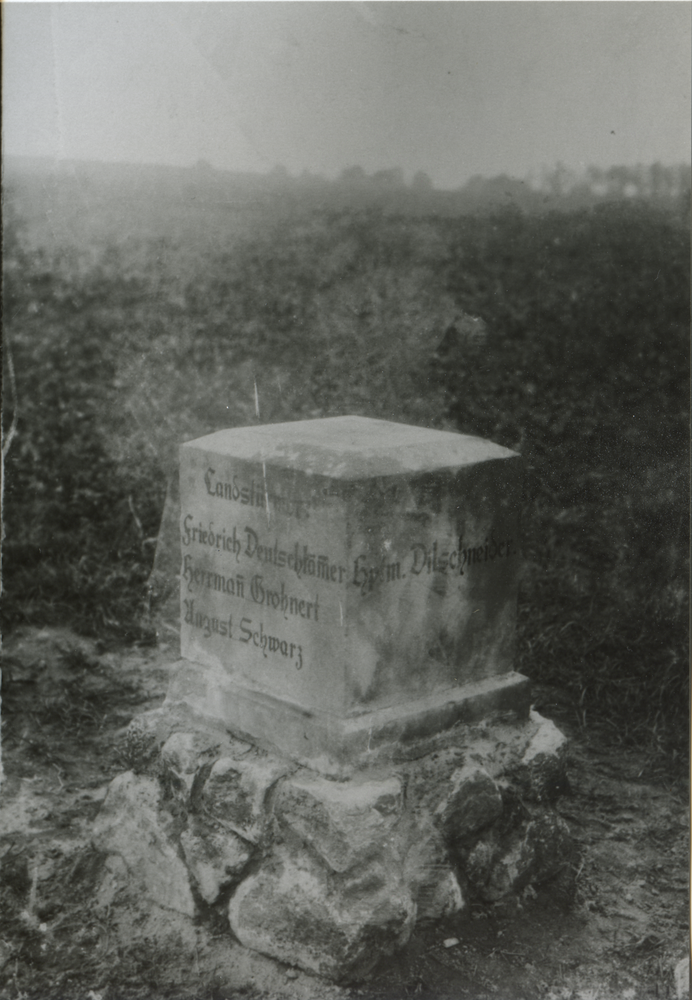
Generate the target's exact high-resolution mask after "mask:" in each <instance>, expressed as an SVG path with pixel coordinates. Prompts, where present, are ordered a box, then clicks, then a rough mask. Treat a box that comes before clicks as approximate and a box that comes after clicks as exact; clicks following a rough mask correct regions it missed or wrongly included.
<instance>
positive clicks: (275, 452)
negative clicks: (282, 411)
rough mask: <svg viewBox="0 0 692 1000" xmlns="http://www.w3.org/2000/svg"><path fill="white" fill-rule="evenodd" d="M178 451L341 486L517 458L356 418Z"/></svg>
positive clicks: (269, 429)
mask: <svg viewBox="0 0 692 1000" xmlns="http://www.w3.org/2000/svg"><path fill="white" fill-rule="evenodd" d="M182 447H183V448H195V449H202V450H204V451H209V452H213V453H215V454H218V455H227V456H229V457H233V458H237V459H240V460H243V461H247V462H265V463H267V464H270V465H273V466H279V467H284V468H294V469H295V468H297V469H300V470H301V471H302V472H305V473H307V474H308V475H317V476H327V477H329V478H333V479H346V480H349V479H366V478H369V477H371V476H395V475H405V474H411V473H418V472H432V471H435V470H438V469H449V468H458V467H460V466H464V465H472V464H476V463H478V462H486V461H489V460H491V459H499V458H513V457H515V456H516V454H517V453H516V452H514V451H510V449H509V448H503V447H502V446H501V445H497V444H494V443H493V442H492V441H486V440H485V439H484V438H479V437H473V436H471V435H469V434H454V433H452V432H450V431H437V430H430V429H428V428H425V427H412V426H410V425H408V424H397V423H393V422H392V421H389V420H372V419H371V418H369V417H356V416H345V417H325V418H323V419H320V420H296V421H291V422H289V423H283V424H262V425H260V426H256V427H234V428H230V429H228V430H222V431H216V432H215V433H214V434H208V435H206V436H205V437H201V438H197V439H196V440H195V441H189V442H187V443H186V444H184V445H183V446H182Z"/></svg>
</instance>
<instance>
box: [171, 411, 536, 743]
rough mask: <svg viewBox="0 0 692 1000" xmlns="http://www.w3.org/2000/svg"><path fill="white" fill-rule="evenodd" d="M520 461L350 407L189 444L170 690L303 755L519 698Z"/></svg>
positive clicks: (401, 733) (183, 472)
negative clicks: (175, 663)
mask: <svg viewBox="0 0 692 1000" xmlns="http://www.w3.org/2000/svg"><path fill="white" fill-rule="evenodd" d="M521 475H522V473H521V460H520V458H519V456H518V455H517V454H515V453H514V452H512V451H509V450H508V449H507V448H503V447H500V446H498V445H496V444H493V443H491V442H489V441H485V440H482V439H480V438H476V437H469V436H466V435H461V434H453V433H448V432H441V431H433V430H428V429H424V428H418V427H409V426H406V425H403V424H396V423H390V422H387V421H382V420H371V419H366V418H363V417H353V416H348V417H333V418H328V419H323V420H310V421H297V422H294V423H284V424H273V425H265V426H259V427H245V428H237V429H232V430H224V431H219V432H217V433H214V434H210V435H208V436H206V437H203V438H200V439H198V440H196V441H191V442H188V443H187V444H184V445H183V446H182V447H181V451H180V497H181V548H182V566H181V652H182V655H183V657H184V658H186V660H188V661H190V664H189V665H188V666H187V667H185V668H183V670H182V671H181V674H180V676H179V678H178V681H177V682H176V683H177V686H176V687H175V690H174V692H173V693H172V694H171V695H170V696H169V697H172V698H176V697H177V698H180V699H182V700H187V701H188V702H190V703H192V705H193V706H194V707H196V708H198V709H199V710H200V711H202V712H204V713H205V714H211V715H214V716H216V717H217V718H219V719H220V720H222V721H224V722H225V723H226V724H227V725H228V726H229V728H232V729H235V730H238V731H241V732H242V733H245V734H248V735H250V736H253V737H255V738H260V739H263V740H266V741H268V742H271V743H273V744H274V745H276V746H278V747H279V749H281V750H283V751H284V752H287V753H289V754H292V755H294V756H297V757H299V758H301V757H308V758H310V757H320V756H321V755H326V756H327V757H329V758H331V759H342V760H345V759H347V758H348V757H349V755H351V756H352V755H354V754H355V755H358V754H366V755H367V754H369V753H371V752H372V751H373V750H374V749H376V748H377V747H378V746H380V745H381V744H386V743H391V742H396V741H401V740H402V739H403V740H406V739H411V738H414V737H417V736H424V735H431V734H434V733H435V732H437V731H440V730H443V729H445V728H448V727H449V726H452V725H454V724H455V722H458V721H460V720H462V721H463V720H466V719H470V718H477V717H478V716H479V715H482V714H483V713H484V712H487V711H490V710H492V709H494V708H502V709H514V710H516V711H518V712H519V713H520V714H525V713H526V712H527V711H528V682H526V680H525V678H522V677H521V676H520V675H518V674H516V673H514V672H513V654H514V637H515V627H516V600H517V579H518V571H519V567H520V548H519V523H518V519H519V507H520V498H521Z"/></svg>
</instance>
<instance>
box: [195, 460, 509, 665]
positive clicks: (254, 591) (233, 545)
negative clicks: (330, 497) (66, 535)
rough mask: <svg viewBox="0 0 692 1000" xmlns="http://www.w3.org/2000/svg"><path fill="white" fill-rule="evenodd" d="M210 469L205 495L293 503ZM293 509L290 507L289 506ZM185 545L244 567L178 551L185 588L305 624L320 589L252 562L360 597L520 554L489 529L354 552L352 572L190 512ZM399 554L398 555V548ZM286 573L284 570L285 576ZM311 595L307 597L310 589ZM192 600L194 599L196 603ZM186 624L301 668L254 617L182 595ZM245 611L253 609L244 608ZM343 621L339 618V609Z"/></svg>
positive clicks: (289, 644) (281, 640) (316, 609)
mask: <svg viewBox="0 0 692 1000" xmlns="http://www.w3.org/2000/svg"><path fill="white" fill-rule="evenodd" d="M215 475H216V473H215V471H214V469H212V468H208V469H207V471H206V473H205V475H204V484H205V488H206V492H207V494H209V495H210V496H214V497H217V498H221V499H224V500H230V501H232V502H235V503H238V504H240V505H242V506H249V507H268V504H269V501H272V502H274V503H276V505H277V508H278V509H280V510H282V511H283V513H285V514H291V513H292V511H291V510H289V507H290V506H291V502H290V501H287V500H286V499H285V498H283V497H278V496H269V495H268V494H267V493H266V492H265V491H264V489H263V488H262V485H263V484H261V483H256V482H255V481H254V480H253V481H252V482H251V483H250V485H249V486H248V485H247V484H243V483H242V482H239V481H238V478H237V476H233V478H232V480H231V482H222V481H220V480H216V479H215V478H214V477H215ZM293 513H295V512H293ZM181 541H182V545H183V546H184V547H187V548H192V549H193V553H194V552H195V551H200V549H201V550H206V551H207V552H208V551H209V550H213V551H214V552H218V553H222V554H225V555H226V556H227V557H230V560H231V563H233V562H235V564H237V565H238V566H239V569H242V568H243V565H242V564H245V565H244V571H242V572H233V571H231V572H230V573H229V572H228V569H227V568H226V567H224V566H222V567H220V569H221V571H219V570H218V569H217V568H216V567H214V568H213V569H209V568H208V561H206V565H205V564H201V563H200V561H199V560H196V559H195V558H194V555H193V554H191V553H186V554H184V556H183V566H182V578H183V580H184V581H185V584H186V586H187V592H188V594H193V593H198V594H203V593H204V591H207V592H215V593H216V594H222V595H226V596H228V597H232V598H234V599H235V600H240V601H243V602H244V603H245V604H250V605H256V606H259V607H263V608H265V609H268V610H269V611H270V612H271V613H272V615H276V614H279V615H281V616H282V617H283V619H284V620H285V621H287V622H290V621H291V620H293V621H295V620H296V619H301V627H302V623H303V622H308V621H309V622H311V623H312V622H314V623H317V624H319V622H320V610H321V606H320V594H319V593H317V592H315V593H314V599H312V600H310V599H308V597H307V596H306V595H305V594H304V593H300V594H299V593H296V592H294V591H291V589H290V585H289V584H288V582H287V581H285V580H280V581H279V582H273V583H272V585H271V586H270V585H269V584H268V583H267V582H266V579H265V577H264V576H263V575H262V574H261V573H256V572H255V573H253V572H252V564H253V563H254V564H256V565H257V564H259V566H267V567H275V568H276V569H278V570H283V571H287V572H288V573H290V574H291V575H292V576H293V577H295V579H297V580H300V581H301V582H302V583H303V586H304V585H305V583H306V582H307V580H308V579H309V580H314V581H315V582H316V583H320V584H322V585H324V584H326V585H332V584H336V585H343V584H346V585H349V586H354V587H357V588H358V590H359V591H360V593H361V595H366V594H369V593H371V592H372V591H374V590H375V589H377V588H379V587H380V586H383V585H392V584H396V583H397V582H398V581H401V580H404V579H406V578H407V577H412V578H416V577H421V576H423V575H425V576H429V575H439V574H442V575H456V576H465V574H466V573H468V572H469V570H470V569H471V568H473V570H474V572H475V571H477V570H481V569H483V568H484V567H486V566H487V565H488V564H492V563H495V562H502V561H504V560H507V559H509V558H511V557H512V556H514V555H516V554H518V553H517V549H516V546H515V543H514V541H513V539H511V538H510V539H506V538H503V539H496V538H495V537H494V536H493V535H492V534H491V535H489V536H488V537H485V538H484V539H483V540H482V541H480V540H478V541H476V542H469V541H468V540H466V539H464V537H463V536H460V537H459V539H458V543H457V544H456V545H451V546H450V544H449V541H448V540H440V539H435V540H433V541H432V543H424V542H419V541H415V542H412V543H411V544H410V545H409V548H408V551H407V552H406V554H405V555H404V554H401V557H400V558H399V559H396V558H394V559H391V558H388V557H386V556H385V557H384V558H383V559H381V560H372V559H371V558H370V556H369V555H367V554H359V555H357V556H356V557H355V559H354V560H353V563H352V571H351V572H349V570H348V568H347V567H346V566H344V565H342V564H341V563H340V562H339V561H338V559H332V558H331V557H330V555H329V554H328V553H324V552H321V553H320V552H313V551H311V548H310V544H309V543H308V544H306V543H305V540H304V538H303V539H301V540H300V541H298V540H296V539H295V537H294V538H293V539H290V540H289V541H288V542H287V541H286V540H284V539H279V537H278V536H276V535H275V536H273V537H271V536H270V537H266V536H263V535H262V534H260V533H259V532H258V531H257V530H256V529H255V528H253V527H251V526H250V525H247V524H245V525H244V526H243V527H241V526H240V525H238V524H234V525H232V526H228V525H226V524H219V523H218V522H213V521H210V522H208V524H207V525H205V524H204V523H203V522H202V521H200V520H199V519H195V517H194V515H192V514H186V515H185V517H184V519H183V523H182V535H181ZM398 554H399V553H398ZM282 575H283V574H282ZM310 596H312V595H310ZM196 600H197V604H196V603H195V601H196ZM183 603H184V606H185V616H184V621H185V624H186V625H189V626H191V627H192V628H194V629H198V630H201V631H202V632H203V633H204V636H205V638H210V637H212V636H219V637H224V638H226V639H228V640H229V641H231V642H240V643H243V644H245V645H252V646H254V647H256V648H257V649H259V650H261V652H262V655H263V656H264V657H265V658H267V657H269V656H272V657H280V658H283V659H284V660H288V661H290V662H291V663H292V664H293V665H294V666H295V668H296V669H297V670H300V669H302V666H303V651H302V646H301V645H300V644H298V643H296V642H295V641H291V640H290V639H289V638H286V637H285V636H283V635H281V634H272V633H271V632H269V631H267V630H266V629H265V626H264V622H263V621H259V623H257V622H256V621H255V620H254V619H253V618H252V617H249V616H248V615H244V616H243V617H241V618H240V619H239V621H237V623H236V622H235V620H234V618H233V615H232V614H228V616H227V617H223V616H220V617H216V616H214V615H210V614H208V613H207V611H206V610H205V609H204V607H203V606H202V604H201V603H200V601H199V599H198V598H193V597H190V598H184V601H183ZM248 611H250V608H248ZM340 616H341V622H342V624H343V616H342V612H341V611H340Z"/></svg>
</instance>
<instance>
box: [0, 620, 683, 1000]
mask: <svg viewBox="0 0 692 1000" xmlns="http://www.w3.org/2000/svg"><path fill="white" fill-rule="evenodd" d="M175 656H176V653H175V650H174V649H173V647H172V646H171V647H169V648H167V647H166V646H163V645H162V646H158V647H142V646H139V647H138V646H129V647H120V648H110V649H108V648H105V647H104V646H103V644H99V643H98V642H94V641H91V640H85V639H82V638H79V637H77V636H76V635H74V634H73V633H71V632H69V631H68V630H66V629H57V628H50V629H47V628H46V629H42V630H41V629H37V628H21V629H17V630H15V631H14V632H13V633H12V634H11V635H10V636H9V638H8V639H7V641H6V643H5V648H4V665H3V692H2V693H3V729H2V749H3V765H4V775H5V776H4V782H3V784H2V786H1V789H0V998H3V1000H4V998H13V1000H14V998H34V997H35V998H46V1000H53V998H60V1000H63V998H64V1000H71V998H75V1000H78V998H79V1000H125V998H135V997H170V998H174V997H177V998H181V1000H182V998H193V997H196V998H200V1000H212V998H213V1000H217V998H218V1000H220V998H222V997H226V998H230V997H240V996H243V997H250V998H270V997H271V998H275V997H291V998H294V997H295V998H298V997H300V998H305V1000H308V998H325V1000H326V998H327V997H334V998H336V997H340V998H343V1000H353V998H355V997H365V998H373V1000H374V998H383V1000H395V998H396V1000H398V998H401V997H408V996H412V997H414V996H415V997H422V998H435V1000H443V998H444V1000H452V998H454V1000H460V998H465V997H468V998H473V1000H482V998H493V1000H497V998H508V1000H529V998H534V997H544V998H546V1000H644V998H650V997H661V998H666V997H675V996H676V991H675V985H674V978H673V969H674V967H675V965H676V964H677V962H679V961H680V959H681V958H683V957H684V956H685V955H687V954H689V903H688V900H689V893H688V889H689V886H688V869H689V812H688V783H687V782H686V781H683V780H682V779H681V778H680V777H679V776H674V775H670V774H667V773H666V772H665V771H664V770H663V769H662V766H661V765H659V764H658V763H657V761H656V760H655V759H652V758H651V757H650V756H647V755H645V754H643V753H640V752H638V751H636V750H633V749H631V748H623V747H618V746H613V745H608V744H606V743H605V741H604V740H603V739H602V738H601V737H600V736H599V734H598V733H597V732H593V731H592V732H590V731H588V730H583V729H582V730H578V731H570V726H569V721H568V720H567V721H566V720H565V718H563V717H561V714H562V713H561V712H560V710H559V705H560V699H559V696H557V697H554V698H552V704H553V709H554V711H553V713H552V714H553V716H554V718H555V721H556V722H557V723H558V725H560V726H561V727H562V728H563V729H564V730H566V731H567V732H568V735H569V736H570V737H571V743H570V750H569V761H568V766H569V775H570V782H571V793H570V794H569V795H567V796H566V797H565V798H564V799H563V800H562V802H561V804H560V807H559V809H560V812H561V814H562V816H563V817H564V818H565V819H566V820H567V822H568V823H569V824H570V827H571V829H572V832H573V834H574V835H575V837H576V838H577V839H578V841H579V843H580V845H581V852H582V853H581V868H580V874H579V880H578V893H577V900H576V902H571V901H569V900H567V899H560V897H559V893H557V894H556V893H555V891H554V890H549V889H548V888H547V887H546V889H544V890H539V891H538V892H534V891H531V892H527V893H525V894H524V896H523V897H522V898H520V899H512V900H508V901H501V902H500V903H498V904H495V905H485V904H484V905H475V904H473V903H471V904H469V906H467V908H466V909H465V911H464V912H463V913H461V914H460V915H459V916H458V917H456V918H454V919H451V920H449V921H447V922H445V923H444V924H436V925H434V926H430V927H427V928H425V927H424V928H422V929H420V930H418V931H417V932H416V934H415V935H414V937H413V939H412V940H411V942H410V943H409V945H408V946H407V948H406V949H405V950H404V951H403V952H401V953H400V954H398V955H397V956H395V957H394V958H392V959H388V960H386V961H385V962H383V963H382V964H381V966H380V967H379V968H378V969H377V970H376V971H375V973H374V974H373V975H372V976H371V977H370V978H369V980H368V981H367V982H365V983H362V984H360V985H358V986H357V987H353V986H351V987H344V988H339V987H334V986H329V985H327V984H325V983H323V982H320V981H318V980H316V979H314V978H312V977H310V976H308V975H306V974H304V973H296V972H295V971H293V970H289V969H287V968H285V967H283V966H281V965H279V964H278V963H276V962H273V961H271V960H269V959H264V958H262V957H261V956H257V955H252V954H250V953H248V952H246V951H245V950H244V949H242V948H241V947H240V946H239V945H237V944H236V943H234V942H233V941H232V940H231V938H230V934H229V932H228V931H227V930H226V929H224V928H220V927H216V928H215V927H201V928H200V929H199V930H200V947H199V953H198V956H197V961H196V963H195V967H194V968H189V967H187V966H186V967H180V960H179V959H177V956H176V955H175V954H163V953H162V952H161V950H160V949H157V948H156V947H154V946H153V945H151V944H149V943H148V942H146V941H142V942H141V943H140V944H139V945H137V946H136V947H134V948H132V949H128V950H126V951H124V950H122V949H119V948H118V945H117V943H116V942H115V941H114V940H113V936H112V935H111V933H110V931H109V926H108V922H107V921H104V920H103V918H101V917H98V918H97V916H96V915H95V913H94V911H93V909H92V907H91V893H92V892H93V888H94V878H95V872H96V869H97V867H98V858H96V857H95V856H94V854H93V852H91V851H90V849H89V841H90V828H91V824H92V822H93V820H94V818H95V816H96V815H97V813H98V810H99V807H100V804H101V802H102V801H103V799H104V797H105V794H106V789H107V787H108V783H109V782H110V780H111V779H112V778H113V777H114V776H115V775H116V774H118V773H119V772H121V771H123V770H125V769H126V764H125V762H124V761H123V759H122V757H121V746H122V740H121V735H122V732H123V729H124V728H125V726H126V725H127V723H128V722H129V720H130V719H131V718H132V716H133V715H134V714H136V713H138V712H141V711H144V710H146V709H150V708H153V707H155V706H156V705H157V704H159V703H160V702H161V701H162V700H163V696H164V693H165V689H166V683H167V677H168V669H167V665H168V664H169V663H170V662H171V661H172V660H174V659H175ZM539 694H540V695H541V696H542V701H541V704H540V705H539V708H540V711H541V712H542V713H543V714H546V715H549V716H550V715H551V710H550V707H549V705H550V703H551V697H552V695H553V694H555V693H554V692H547V691H546V690H541V691H540V692H539Z"/></svg>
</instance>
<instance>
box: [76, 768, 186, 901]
mask: <svg viewBox="0 0 692 1000" xmlns="http://www.w3.org/2000/svg"><path fill="white" fill-rule="evenodd" d="M160 801H161V789H160V786H159V784H158V782H157V781H155V780H154V779H152V778H146V777H139V776H137V775H135V774H133V773H132V772H131V771H126V772H125V773H124V774H121V775H118V777H117V778H115V779H114V780H113V781H112V782H111V785H110V788H109V789H108V794H107V796H106V799H105V802H104V803H103V806H102V807H101V811H100V813H99V815H98V817H97V819H96V823H95V825H94V830H93V843H94V846H95V847H96V849H97V850H100V851H103V852H104V853H105V854H107V855H110V856H112V857H115V858H116V859H117V860H116V863H115V864H114V865H111V869H112V870H113V872H118V873H119V874H116V875H113V878H115V879H116V882H117V881H119V882H120V885H121V887H124V888H126V890H127V891H128V892H129V893H130V894H134V895H138V894H139V895H141V896H142V898H144V899H146V900H147V901H148V903H149V904H150V905H152V904H153V905H155V906H157V907H159V908H161V909H165V910H169V911H174V912H177V913H181V914H183V915H185V916H187V917H192V916H194V913H195V904H194V900H193V898H192V893H191V891H190V883H189V879H188V874H187V869H186V868H185V865H184V864H183V862H182V861H181V860H180V858H179V857H178V854H177V851H176V849H175V847H174V846H173V844H171V842H170V841H169V839H168V837H167V836H166V831H165V822H163V821H162V818H161V815H160V813H159V806H160ZM114 891H115V889H114Z"/></svg>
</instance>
